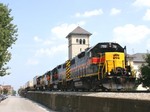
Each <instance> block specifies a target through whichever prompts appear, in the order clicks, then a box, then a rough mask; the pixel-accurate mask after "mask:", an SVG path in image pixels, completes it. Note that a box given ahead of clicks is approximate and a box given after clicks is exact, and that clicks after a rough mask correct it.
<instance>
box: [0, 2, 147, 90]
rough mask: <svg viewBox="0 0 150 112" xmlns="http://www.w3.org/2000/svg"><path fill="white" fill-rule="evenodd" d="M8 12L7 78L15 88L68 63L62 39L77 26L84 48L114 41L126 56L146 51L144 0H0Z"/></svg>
mask: <svg viewBox="0 0 150 112" xmlns="http://www.w3.org/2000/svg"><path fill="white" fill-rule="evenodd" d="M0 2H1V3H4V4H6V5H8V7H9V8H10V9H12V12H11V16H13V17H14V20H13V23H14V24H16V25H17V27H18V37H17V38H18V40H17V41H16V44H15V45H13V49H11V50H10V51H11V53H12V59H11V61H10V62H9V63H8V66H9V67H10V68H11V69H10V70H9V71H10V72H11V74H10V75H9V76H5V77H1V78H0V84H10V85H12V86H13V87H14V88H15V89H18V88H19V87H20V86H22V85H24V84H25V83H26V82H27V81H28V80H32V79H33V77H34V76H36V75H42V74H44V73H45V72H46V71H48V70H51V69H52V68H54V67H55V66H57V65H58V64H61V63H64V62H65V60H67V59H68V45H67V42H68V41H67V39H66V38H65V37H66V36H67V34H68V33H69V32H71V31H72V30H73V29H74V28H76V27H77V26H78V25H79V26H80V27H82V28H84V29H85V30H87V31H89V32H90V33H92V36H91V37H90V45H91V46H93V45H95V44H97V43H98V42H107V41H113V42H119V43H120V44H121V45H122V46H125V45H126V46H127V52H128V53H129V54H133V53H137V52H142V53H143V52H144V53H146V52H147V50H150V2H149V0H94V1H91V0H74V1H73V0H18V1H16V0H0Z"/></svg>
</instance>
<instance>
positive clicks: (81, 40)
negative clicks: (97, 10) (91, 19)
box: [68, 35, 89, 59]
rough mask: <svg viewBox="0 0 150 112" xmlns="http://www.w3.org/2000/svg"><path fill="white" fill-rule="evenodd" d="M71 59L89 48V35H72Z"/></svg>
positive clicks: (70, 43)
mask: <svg viewBox="0 0 150 112" xmlns="http://www.w3.org/2000/svg"><path fill="white" fill-rule="evenodd" d="M68 45H69V46H68V48H69V53H68V54H69V59H72V58H73V57H75V56H76V55H78V54H79V53H80V52H82V51H84V50H85V49H86V48H88V47H89V36H88V35H72V36H71V37H70V38H68Z"/></svg>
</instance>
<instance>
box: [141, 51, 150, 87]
mask: <svg viewBox="0 0 150 112" xmlns="http://www.w3.org/2000/svg"><path fill="white" fill-rule="evenodd" d="M145 61H146V64H143V65H142V66H141V74H142V78H141V79H140V80H141V82H142V83H143V86H144V87H150V53H147V54H146V57H145Z"/></svg>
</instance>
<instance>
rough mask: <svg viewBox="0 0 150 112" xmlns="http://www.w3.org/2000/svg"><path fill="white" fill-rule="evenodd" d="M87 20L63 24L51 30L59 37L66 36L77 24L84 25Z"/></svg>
mask: <svg viewBox="0 0 150 112" xmlns="http://www.w3.org/2000/svg"><path fill="white" fill-rule="evenodd" d="M84 24H85V21H80V22H78V23H76V24H67V23H64V24H61V25H59V26H56V27H54V28H52V30H51V32H52V33H53V34H55V35H56V36H57V37H58V38H65V37H66V36H67V35H68V34H69V33H70V32H71V31H72V30H74V29H75V28H76V27H77V26H83V25H84Z"/></svg>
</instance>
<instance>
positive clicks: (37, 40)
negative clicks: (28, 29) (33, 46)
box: [34, 36, 43, 42]
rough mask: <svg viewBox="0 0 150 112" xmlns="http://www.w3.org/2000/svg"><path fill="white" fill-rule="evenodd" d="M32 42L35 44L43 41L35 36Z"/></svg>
mask: <svg viewBox="0 0 150 112" xmlns="http://www.w3.org/2000/svg"><path fill="white" fill-rule="evenodd" d="M34 41H36V42H42V41H43V40H42V39H41V38H39V37H38V36H35V37H34Z"/></svg>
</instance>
